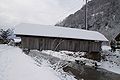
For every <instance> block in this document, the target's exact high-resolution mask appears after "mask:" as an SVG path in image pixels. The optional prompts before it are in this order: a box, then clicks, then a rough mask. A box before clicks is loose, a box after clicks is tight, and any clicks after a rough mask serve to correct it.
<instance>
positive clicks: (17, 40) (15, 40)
mask: <svg viewBox="0 0 120 80" xmlns="http://www.w3.org/2000/svg"><path fill="white" fill-rule="evenodd" d="M13 40H14V42H15V43H19V42H21V38H20V37H16V38H14V39H13Z"/></svg>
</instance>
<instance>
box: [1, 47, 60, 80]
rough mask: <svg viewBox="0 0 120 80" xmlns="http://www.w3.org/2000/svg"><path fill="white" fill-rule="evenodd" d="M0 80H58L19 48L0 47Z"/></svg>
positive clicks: (51, 71)
mask: <svg viewBox="0 0 120 80" xmlns="http://www.w3.org/2000/svg"><path fill="white" fill-rule="evenodd" d="M0 80H60V79H59V78H58V77H57V76H56V74H55V71H54V70H53V69H51V68H50V67H47V65H43V66H41V67H38V66H36V65H35V61H34V60H32V58H30V57H28V56H27V55H25V54H24V53H22V51H21V50H20V49H19V48H15V47H10V46H7V45H0Z"/></svg>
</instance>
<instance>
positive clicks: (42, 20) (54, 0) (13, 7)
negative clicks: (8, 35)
mask: <svg viewBox="0 0 120 80" xmlns="http://www.w3.org/2000/svg"><path fill="white" fill-rule="evenodd" d="M83 4H84V1H83V0H0V24H16V23H21V22H24V23H25V22H27V23H37V24H45V25H54V24H56V23H57V22H58V21H60V20H63V19H64V18H65V17H67V16H68V15H69V14H71V13H74V12H76V11H77V10H79V9H80V8H81V7H82V5H83Z"/></svg>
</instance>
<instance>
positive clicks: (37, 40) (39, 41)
mask: <svg viewBox="0 0 120 80" xmlns="http://www.w3.org/2000/svg"><path fill="white" fill-rule="evenodd" d="M21 38H22V47H23V48H28V49H38V50H55V51H59V50H68V51H85V52H91V51H94V52H99V51H100V50H101V42H94V41H85V40H69V39H59V38H42V37H21Z"/></svg>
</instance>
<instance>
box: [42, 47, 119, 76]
mask: <svg viewBox="0 0 120 80" xmlns="http://www.w3.org/2000/svg"><path fill="white" fill-rule="evenodd" d="M102 50H103V53H102V56H104V58H105V59H103V60H101V62H97V61H94V60H90V59H87V58H84V57H83V56H84V54H85V52H70V51H60V52H55V51H51V50H43V51H42V53H45V54H49V55H52V56H54V57H58V58H60V59H61V60H66V61H75V60H79V61H82V62H83V63H86V64H85V65H88V66H95V63H97V65H98V67H99V68H103V69H106V70H108V71H111V72H114V73H118V74H120V50H116V52H114V53H112V52H110V50H111V48H110V47H109V46H102Z"/></svg>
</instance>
